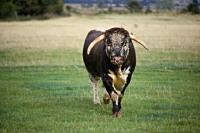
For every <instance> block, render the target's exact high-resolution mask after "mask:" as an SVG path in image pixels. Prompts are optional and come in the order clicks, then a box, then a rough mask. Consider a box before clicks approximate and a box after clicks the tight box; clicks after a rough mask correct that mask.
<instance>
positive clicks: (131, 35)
mask: <svg viewBox="0 0 200 133" xmlns="http://www.w3.org/2000/svg"><path fill="white" fill-rule="evenodd" d="M129 37H130V38H131V40H134V41H136V42H138V43H139V44H141V45H142V46H143V47H144V48H145V49H146V50H147V51H149V49H148V48H147V46H146V44H145V43H144V42H143V41H141V40H139V39H138V38H136V37H135V36H134V35H133V34H129Z"/></svg>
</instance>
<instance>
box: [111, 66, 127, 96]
mask: <svg viewBox="0 0 200 133" xmlns="http://www.w3.org/2000/svg"><path fill="white" fill-rule="evenodd" d="M129 70H130V67H128V68H125V69H124V70H123V72H122V70H121V69H119V70H118V72H117V73H114V72H113V71H111V70H109V72H110V73H109V74H108V75H109V76H110V77H111V78H112V79H113V82H112V85H113V87H114V89H115V90H116V91H117V92H121V90H122V89H123V88H124V86H125V84H126V80H127V77H128V74H129V73H130V71H129Z"/></svg>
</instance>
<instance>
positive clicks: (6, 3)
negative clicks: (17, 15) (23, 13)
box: [0, 0, 15, 19]
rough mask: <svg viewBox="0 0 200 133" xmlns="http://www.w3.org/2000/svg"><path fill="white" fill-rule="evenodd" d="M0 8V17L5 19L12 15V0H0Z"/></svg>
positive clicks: (13, 10)
mask: <svg viewBox="0 0 200 133" xmlns="http://www.w3.org/2000/svg"><path fill="white" fill-rule="evenodd" d="M0 9H1V10H0V18H2V19H5V18H7V17H10V16H14V12H15V5H14V4H13V2H12V0H1V4H0Z"/></svg>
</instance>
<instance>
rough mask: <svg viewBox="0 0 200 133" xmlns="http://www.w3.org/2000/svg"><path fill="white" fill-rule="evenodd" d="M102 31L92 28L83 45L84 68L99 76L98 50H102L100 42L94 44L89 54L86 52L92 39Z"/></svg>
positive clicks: (99, 53)
mask: <svg viewBox="0 0 200 133" xmlns="http://www.w3.org/2000/svg"><path fill="white" fill-rule="evenodd" d="M102 34H103V32H101V31H96V30H92V31H90V32H89V33H88V35H87V37H86V39H85V42H84V46H83V61H84V63H85V66H86V69H87V70H88V72H89V73H90V74H92V75H93V76H100V73H99V69H100V68H99V67H100V59H99V57H100V55H101V54H102V53H101V52H100V51H101V50H102V45H103V44H102V42H99V44H98V45H97V46H95V47H94V48H93V49H92V50H91V52H90V54H87V49H88V47H89V45H90V43H91V42H92V41H94V40H95V39H96V38H97V37H99V36H100V35H102Z"/></svg>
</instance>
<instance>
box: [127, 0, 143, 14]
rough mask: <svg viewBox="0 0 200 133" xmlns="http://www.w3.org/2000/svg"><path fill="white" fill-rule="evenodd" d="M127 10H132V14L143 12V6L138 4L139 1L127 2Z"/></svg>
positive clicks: (131, 0)
mask: <svg viewBox="0 0 200 133" xmlns="http://www.w3.org/2000/svg"><path fill="white" fill-rule="evenodd" d="M127 8H128V9H129V10H130V12H141V11H142V6H141V5H140V4H139V3H138V1H137V0H129V1H128V2H127Z"/></svg>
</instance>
